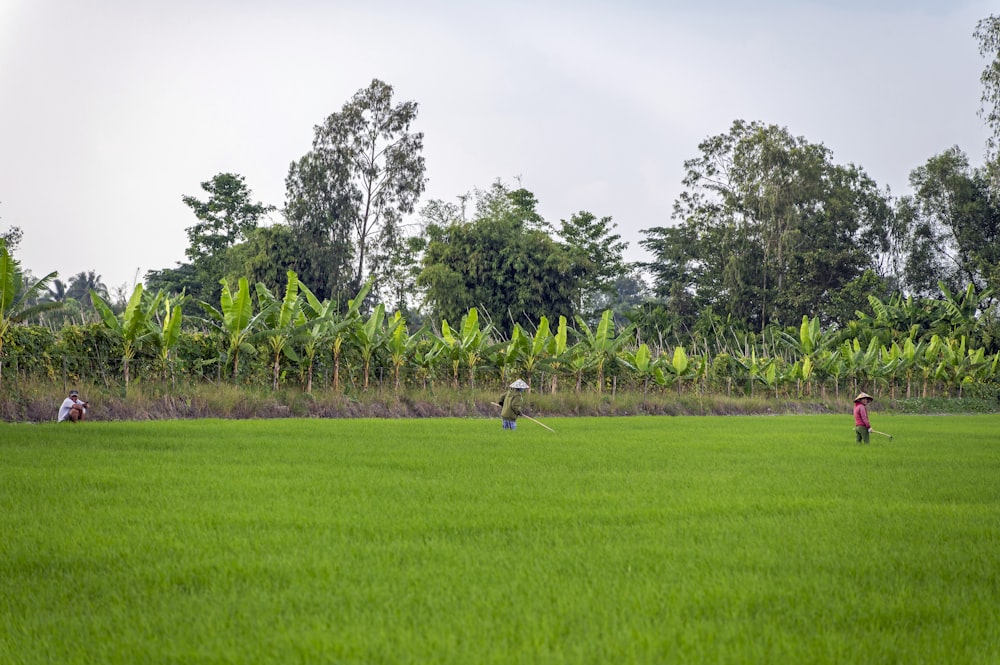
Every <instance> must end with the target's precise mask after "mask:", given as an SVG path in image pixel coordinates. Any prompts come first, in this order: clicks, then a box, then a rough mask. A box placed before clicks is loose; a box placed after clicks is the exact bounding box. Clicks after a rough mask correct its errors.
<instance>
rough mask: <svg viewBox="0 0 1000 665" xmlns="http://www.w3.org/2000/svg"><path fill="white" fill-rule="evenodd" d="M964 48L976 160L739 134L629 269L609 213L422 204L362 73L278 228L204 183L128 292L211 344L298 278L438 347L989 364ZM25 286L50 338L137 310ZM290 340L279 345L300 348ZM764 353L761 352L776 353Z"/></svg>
mask: <svg viewBox="0 0 1000 665" xmlns="http://www.w3.org/2000/svg"><path fill="white" fill-rule="evenodd" d="M974 37H975V38H976V39H977V41H978V44H979V46H980V51H981V53H982V54H983V55H984V57H986V58H987V59H988V60H989V61H990V62H989V64H988V66H987V67H986V69H985V70H984V72H983V74H982V76H981V80H982V83H983V90H984V92H983V96H982V106H981V109H980V114H981V116H982V117H983V118H984V120H985V121H986V123H987V125H988V126H989V127H990V128H991V129H992V130H993V137H994V138H993V139H991V140H990V142H989V144H988V145H987V154H986V162H985V164H984V165H983V166H981V167H974V166H972V165H971V163H970V161H969V158H968V156H967V155H966V154H965V153H964V152H963V151H962V150H961V149H959V148H958V147H957V146H956V147H953V148H950V149H948V150H946V151H944V152H943V153H941V154H939V155H934V156H932V157H930V158H929V159H928V160H927V162H926V163H925V164H923V165H921V166H918V167H916V168H915V169H913V171H912V172H911V173H910V184H911V188H912V191H911V193H909V194H908V195H905V196H902V197H899V198H894V197H893V196H892V195H891V194H890V192H889V191H888V190H886V189H883V188H881V187H879V186H878V184H877V183H876V182H874V180H872V178H870V177H869V176H868V175H867V174H866V173H865V171H864V169H863V168H861V167H860V166H857V165H854V164H846V165H845V164H838V163H837V162H836V161H835V160H834V158H833V155H832V153H831V151H830V150H829V149H828V148H826V147H825V146H824V145H822V144H821V143H813V142H810V141H809V140H807V139H806V138H805V137H801V136H795V135H794V134H793V133H791V132H790V131H789V130H788V129H787V128H785V127H781V126H778V125H774V124H766V123H763V122H757V121H755V122H747V121H744V120H736V121H734V122H733V123H732V125H731V126H730V128H729V129H728V131H726V132H725V133H722V134H719V135H716V136H711V137H708V138H706V139H705V140H704V141H703V142H702V143H701V144H700V145H699V147H698V150H699V154H698V155H697V156H695V157H693V158H691V159H688V160H687V161H685V163H684V166H685V177H684V180H683V183H682V184H683V191H682V193H681V194H680V196H679V197H678V199H677V201H676V202H675V205H674V212H673V215H672V219H671V223H670V224H665V225H663V226H655V227H651V228H648V229H644V230H642V231H641V235H642V236H643V239H642V240H640V241H639V244H640V245H641V246H642V247H643V248H644V249H645V250H646V251H647V252H648V254H649V256H650V258H649V259H648V260H646V261H642V262H639V263H629V262H627V261H626V260H625V259H624V253H625V250H626V249H627V243H625V242H623V241H622V239H621V236H620V235H619V234H618V233H617V232H616V228H617V227H616V224H615V223H614V221H613V218H612V217H610V216H603V217H599V216H597V215H595V214H593V213H591V212H589V211H584V210H581V211H579V212H577V213H574V214H572V215H570V216H569V217H568V219H563V220H560V221H559V223H558V224H553V223H551V222H550V221H548V220H545V219H543V218H542V216H541V215H540V214H539V212H538V200H537V198H536V196H535V194H534V193H533V192H531V191H530V190H528V189H526V188H524V187H521V186H517V187H513V186H511V185H509V184H506V183H504V182H502V181H500V180H498V181H496V182H493V183H490V184H489V185H488V186H486V187H484V188H483V189H476V190H474V191H473V192H471V193H467V194H464V195H462V196H460V197H457V199H456V200H457V201H459V202H458V203H450V202H445V201H441V200H431V201H428V202H425V203H423V204H422V205H418V204H419V203H420V196H421V194H422V193H423V191H424V186H425V182H426V177H425V163H424V159H423V156H422V148H423V134H422V133H420V132H417V131H414V130H413V129H412V127H413V125H414V123H415V121H416V119H417V113H418V105H417V103H416V102H413V101H404V102H396V101H394V99H393V89H392V87H391V86H390V85H388V84H387V83H385V82H383V81H380V80H377V79H376V80H374V81H372V83H371V84H370V85H369V86H368V87H367V88H365V89H362V90H360V91H358V93H357V94H355V95H354V96H353V97H352V98H351V99H350V100H349V101H348V102H347V103H346V104H345V105H344V106H343V107H342V108H341V109H340V110H339V111H338V112H335V113H333V114H331V115H330V116H329V117H327V118H326V119H325V120H324V121H323V122H321V123H320V124H318V125H317V126H316V127H315V128H314V138H313V142H312V146H311V148H310V150H308V151H307V152H306V153H305V154H304V155H303V156H302V157H301V158H300V159H298V160H295V161H294V162H292V163H291V164H290V165H289V169H288V175H287V177H286V182H285V184H286V196H285V202H284V206H283V207H282V208H281V210H280V213H281V217H282V220H281V221H280V222H277V223H271V224H266V223H265V221H266V219H267V218H268V215H270V214H271V213H274V212H275V211H276V210H277V209H276V208H275V207H274V206H271V205H268V204H265V203H262V202H259V201H255V200H254V197H253V194H252V191H251V189H250V188H249V186H248V185H247V184H246V182H245V179H244V178H243V177H242V176H240V175H239V174H235V173H220V174H217V175H215V176H214V177H212V178H211V179H209V180H207V181H205V182H203V183H202V184H201V188H202V191H203V194H202V195H200V196H192V195H185V196H184V197H183V199H182V200H183V201H184V203H185V204H186V205H187V206H188V207H189V208H190V209H191V212H192V214H193V217H194V219H195V222H194V224H193V225H192V226H191V227H189V228H188V229H187V230H186V231H187V236H188V240H189V246H188V248H187V250H186V251H185V255H186V258H187V261H185V262H181V263H179V264H178V265H177V266H176V267H174V268H165V269H162V270H156V271H151V272H149V273H147V274H146V275H145V278H144V286H145V289H144V291H143V292H144V293H145V294H147V296H148V295H149V294H156V295H157V296H158V297H159V298H161V299H162V301H163V302H168V301H169V302H171V303H174V304H175V306H179V307H180V308H181V309H180V311H181V312H182V313H183V314H184V315H185V318H184V320H185V321H186V322H187V323H186V326H188V327H189V328H188V330H189V332H190V333H191V334H195V333H199V332H200V333H203V334H206V335H210V334H211V325H210V323H209V322H210V321H211V320H212V319H211V317H209V318H207V319H206V318H203V317H202V318H199V316H200V315H201V314H204V310H203V305H200V304H199V303H202V304H205V303H211V305H209V306H215V305H216V304H219V305H221V303H222V299H223V297H224V296H225V294H226V293H229V297H234V294H237V293H243V290H242V289H241V287H239V285H240V284H242V283H243V280H246V283H247V285H248V286H247V293H248V294H249V295H248V297H250V298H251V299H255V300H256V304H255V307H257V308H259V312H258V314H261V313H262V312H264V311H267V310H268V306H267V303H268V302H269V301H268V296H267V295H266V294H268V293H281V292H282V291H283V290H285V289H287V288H288V279H289V277H288V275H289V273H294V274H295V276H296V277H295V280H296V283H297V284H299V285H306V284H308V285H309V288H308V289H304V291H303V293H306V292H307V293H310V294H312V296H313V297H314V298H316V299H317V301H318V302H319V303H326V304H325V305H324V306H325V307H328V308H329V309H330V314H332V313H333V312H336V313H337V315H339V316H347V315H348V314H349V313H350V312H351V311H352V310H351V307H352V306H353V307H354V308H355V309H356V311H357V314H358V316H373V315H374V314H375V312H376V311H379V308H381V311H382V312H383V314H384V315H386V316H387V315H388V313H393V316H398V319H397V320H398V321H402V322H404V323H405V326H404V327H405V329H406V334H407V335H408V336H411V337H413V336H417V335H418V333H419V331H421V330H424V331H427V334H434V335H437V336H438V337H441V336H442V335H443V334H444V330H443V329H442V328H443V326H444V322H445V321H451V322H453V323H454V322H456V321H461V320H464V319H465V318H467V317H468V316H469V315H470V313H471V312H473V311H475V312H477V315H478V316H480V317H482V318H483V319H484V320H488V321H489V323H490V326H491V328H490V330H491V334H492V335H493V337H492V339H493V342H494V343H500V340H501V339H505V340H508V341H509V340H510V339H512V338H513V337H514V336H515V334H522V335H523V336H533V335H535V334H537V333H538V330H539V327H540V326H541V321H542V320H545V321H553V322H554V321H560V320H563V319H565V320H566V321H567V322H570V324H571V326H570V327H571V328H572V329H573V330H574V331H575V333H570V334H575V335H577V336H578V340H577V341H578V342H579V341H580V340H582V339H584V338H585V337H586V334H585V333H584V332H583V330H585V329H587V328H586V327H589V328H593V327H597V326H599V325H600V323H601V322H602V321H603V318H604V316H605V314H606V313H607V312H610V316H611V320H612V321H613V322H614V324H615V325H616V326H618V327H619V328H621V329H626V330H630V331H632V334H633V336H634V344H635V345H637V346H641V345H642V344H647V345H649V347H650V348H651V349H656V350H657V351H658V352H660V353H664V352H668V351H669V349H671V348H674V349H675V348H684V349H687V350H691V349H702V354H703V355H705V356H707V357H712V356H714V355H718V354H720V353H727V354H728V355H730V356H733V355H736V354H733V353H729V351H724V350H722V349H723V347H727V348H728V345H729V341H730V340H732V341H735V342H739V341H742V342H743V343H742V347H743V350H747V349H750V348H751V347H756V346H758V345H759V344H761V343H762V342H761V340H772V341H773V340H775V339H778V338H780V337H781V336H782V335H788V334H790V333H789V331H793V332H794V331H795V330H796V329H797V328H798V327H799V326H800V324H801V321H802V319H803V317H805V319H806V320H809V321H812V320H815V321H817V322H818V324H819V325H820V326H821V327H822V329H823V330H826V331H830V334H832V335H835V336H836V337H838V338H840V339H841V341H842V342H846V341H850V340H858V341H859V344H861V345H864V346H865V348H866V349H867V348H868V346H867V345H870V344H871V341H870V340H873V339H878V340H879V341H878V343H879V345H880V346H881V347H884V348H891V345H892V344H894V343H895V344H900V345H903V344H905V340H906V339H909V340H910V342H911V343H913V344H915V345H916V344H919V343H920V342H921V341H924V342H926V343H927V344H930V343H931V342H930V340H931V339H933V337H934V335H937V336H938V339H939V340H949V339H950V340H954V341H955V342H956V343H959V342H958V340H961V339H964V340H965V345H966V350H969V349H972V348H975V349H981V350H982V351H983V353H984V354H986V356H990V355H992V354H995V353H996V352H997V351H1000V316H998V305H997V293H1000V291H998V289H1000V207H998V206H1000V199H998V193H1000V176H998V174H1000V166H998V164H1000V160H998V156H997V146H996V140H995V137H996V136H998V135H1000V124H998V121H997V116H998V111H997V108H1000V74H998V71H1000V18H997V17H993V16H991V17H989V18H987V19H984V20H982V21H980V22H979V24H978V25H977V27H976V31H975V32H974ZM518 185H520V183H518ZM6 235H7V237H6V238H5V242H4V243H3V244H4V245H6V246H8V247H10V248H16V243H17V240H18V238H19V230H18V229H16V228H15V229H12V230H11V231H9V232H8V233H7V234H6ZM11 261H12V263H11V265H12V266H13V267H12V270H15V271H16V270H18V268H17V266H16V261H13V259H12V258H11ZM9 281H10V283H11V284H13V283H15V281H16V280H15V279H14V277H13V273H12V274H11V278H10V280H9ZM23 281H24V283H23V284H22V286H23V287H28V286H31V287H34V288H31V289H29V290H30V298H26V299H23V300H22V301H21V302H22V305H23V306H24V307H23V309H25V310H26V311H27V310H30V311H31V315H30V316H27V317H23V318H21V319H19V320H22V321H30V322H33V323H36V324H39V325H42V326H48V327H49V328H50V329H52V330H58V329H60V328H61V327H63V326H66V325H75V324H76V323H77V322H78V321H79V323H80V324H82V325H83V326H84V327H86V326H87V325H91V324H94V323H98V324H100V323H107V322H108V321H109V316H114V317H121V316H124V315H125V314H126V313H127V310H128V307H129V306H131V305H132V298H134V297H135V294H134V293H133V294H132V298H127V297H126V296H127V295H128V294H125V293H120V294H117V295H118V296H119V297H118V298H117V299H113V298H109V297H108V294H107V289H106V287H104V285H103V284H101V282H100V277H99V275H95V274H94V273H93V272H91V273H90V274H89V275H88V274H81V275H78V276H76V277H75V278H73V279H71V280H70V283H69V287H70V288H66V285H61V283H60V282H58V281H57V277H51V278H49V279H46V278H42V279H40V280H37V281H34V280H31V279H26V280H23ZM39 285H42V288H37V287H39ZM84 286H86V291H81V289H82V288H83V287H84ZM78 287H79V288H78ZM229 289H232V291H229ZM27 291H28V290H26V289H23V288H22V293H20V294H19V295H20V296H23V295H25V293H27ZM92 292H93V293H95V294H96V296H97V299H93V298H91V297H89V294H90V293H92ZM71 293H72V294H73V295H72V296H71ZM359 293H364V297H363V300H362V301H361V302H358V301H357V296H358V294H359ZM84 294H87V295H84ZM147 296H142V297H140V298H139V300H138V301H137V303H136V304H135V307H142V306H143V305H142V303H143V302H145V300H144V299H145V298H146V297H147ZM13 297H14V296H12V297H11V298H8V299H6V300H4V301H3V306H4V307H5V308H9V307H10V306H11V303H12V302H14V300H13ZM303 297H304V296H303ZM261 298H263V300H261ZM98 302H100V303H104V305H106V309H102V307H101V306H100V305H99V304H98ZM53 303H56V304H58V303H61V306H51V307H50V306H49V305H52V304H53ZM352 303H353V304H352ZM40 305H44V307H41V308H39V309H32V308H35V307H36V306H40ZM148 305H149V303H147V306H148ZM150 311H152V310H150ZM4 316H5V319H4V320H7V321H10V322H13V321H14V320H15V319H14V318H13V317H11V316H8V315H7V314H5V315H4ZM162 318H163V317H162V316H161V317H160V319H162ZM178 320H180V319H179V317H178ZM904 325H906V326H909V327H908V328H904V327H903V326H904ZM518 330H521V331H522V333H517V331H518ZM872 330H876V331H881V332H878V333H877V334H876V333H873V332H871V331H872ZM0 331H3V332H4V334H8V333H9V328H8V329H7V330H4V329H0ZM296 334H298V333H296ZM292 338H294V336H292V337H290V339H289V341H288V342H286V346H285V348H288V349H293V348H295V343H294V342H293V341H291V340H292ZM711 340H716V341H714V342H713V343H712V344H710V343H709V342H710V341H711ZM720 340H725V343H724V344H723V343H722V342H721V341H720ZM748 340H749V342H748ZM275 341H276V340H272V341H271V343H274V342H275ZM942 343H943V342H942ZM713 344H714V346H713ZM625 346H627V344H626V345H625ZM2 348H3V347H2V346H0V353H2ZM774 348H776V347H774V346H773V344H772V345H771V347H770V348H769V349H767V350H766V352H765V350H764V349H763V348H761V349H760V350H761V351H762V352H765V355H766V356H767V357H771V356H772V355H774V353H773V349H774ZM900 348H901V349H902V348H903V347H902V346H900ZM279 355H280V354H279ZM654 355H655V354H654ZM369 360H371V358H369ZM793 364H794V363H793ZM775 371H777V370H775Z"/></svg>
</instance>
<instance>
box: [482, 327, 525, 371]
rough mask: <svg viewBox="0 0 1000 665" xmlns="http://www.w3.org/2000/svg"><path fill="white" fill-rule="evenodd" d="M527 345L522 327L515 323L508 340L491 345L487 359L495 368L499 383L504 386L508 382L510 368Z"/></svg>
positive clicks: (514, 365) (514, 364) (515, 363)
mask: <svg viewBox="0 0 1000 665" xmlns="http://www.w3.org/2000/svg"><path fill="white" fill-rule="evenodd" d="M527 345H528V340H527V338H526V337H525V336H524V329H523V328H521V326H520V325H516V324H515V326H514V330H513V331H511V334H510V339H509V340H507V341H504V342H499V343H497V344H495V345H494V346H493V347H491V350H490V351H489V352H488V356H487V360H488V362H489V364H490V365H492V366H493V367H496V368H497V370H498V372H499V375H500V376H499V378H500V384H501V385H504V386H505V385H507V384H508V383H509V377H510V373H511V371H512V370H511V368H513V367H516V366H517V360H518V358H520V357H521V355H522V353H523V349H524V347H526V346H527Z"/></svg>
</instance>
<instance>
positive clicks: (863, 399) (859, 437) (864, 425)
mask: <svg viewBox="0 0 1000 665" xmlns="http://www.w3.org/2000/svg"><path fill="white" fill-rule="evenodd" d="M874 399H875V398H874V397H872V396H871V395H869V394H868V393H865V392H861V393H858V396H857V397H855V398H854V433H855V440H856V441H857V442H858V443H861V444H868V443H870V441H869V440H868V435H869V434H870V433H871V431H872V424H871V423H870V422H868V405H869V404H871V402H872V400H874Z"/></svg>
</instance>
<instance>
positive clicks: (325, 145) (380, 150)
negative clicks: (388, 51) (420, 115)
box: [312, 79, 426, 287]
mask: <svg viewBox="0 0 1000 665" xmlns="http://www.w3.org/2000/svg"><path fill="white" fill-rule="evenodd" d="M392 95H393V89H392V86H390V85H389V84H387V83H384V82H383V81H380V80H378V79H374V80H372V82H371V84H370V85H369V86H368V87H367V88H365V89H363V90H359V91H358V92H357V93H356V94H355V95H354V97H352V98H351V100H350V101H349V102H347V104H345V105H344V107H343V108H342V109H341V110H340V112H338V113H333V114H331V115H330V116H329V117H327V119H326V120H325V121H324V122H323V124H321V125H319V126H317V127H316V135H315V139H314V140H313V150H312V152H313V153H314V155H315V156H316V157H315V161H316V163H318V164H320V165H322V166H323V167H324V168H326V169H329V170H332V171H333V172H334V173H335V174H336V177H335V178H332V179H329V180H331V181H332V183H333V184H336V185H339V186H340V187H342V188H343V189H342V190H340V192H339V193H340V194H341V196H340V197H338V198H339V199H340V200H344V199H346V200H347V201H349V202H350V206H348V207H346V208H345V209H343V210H341V211H340V212H341V214H342V215H344V216H345V219H346V221H348V222H349V223H350V225H351V228H352V230H353V250H354V260H355V262H356V268H355V271H354V277H353V284H352V286H353V287H357V286H359V285H360V284H361V283H362V281H364V280H365V279H366V277H367V276H368V274H369V273H372V274H373V275H375V276H376V278H378V276H379V275H380V274H382V273H384V272H385V270H386V267H387V263H388V262H389V260H390V257H391V256H392V254H393V251H394V250H395V249H397V248H401V247H402V246H403V245H402V243H400V242H399V236H400V232H401V231H400V227H401V224H402V218H403V215H406V214H409V213H411V212H413V208H414V205H415V204H416V202H417V200H418V199H419V197H420V194H421V193H423V191H424V184H425V182H426V179H425V177H424V171H425V166H424V158H423V155H422V154H421V151H422V150H423V136H424V135H423V133H422V132H413V131H411V130H410V126H411V124H412V123H413V121H414V120H415V119H416V117H417V103H416V102H413V101H406V102H400V103H398V104H395V105H394V104H393V99H392Z"/></svg>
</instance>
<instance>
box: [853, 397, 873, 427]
mask: <svg viewBox="0 0 1000 665" xmlns="http://www.w3.org/2000/svg"><path fill="white" fill-rule="evenodd" d="M854 424H855V425H861V426H862V427H864V428H865V429H871V428H872V426H871V424H870V423H869V422H868V409H867V407H865V405H864V403H862V402H855V403H854Z"/></svg>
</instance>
